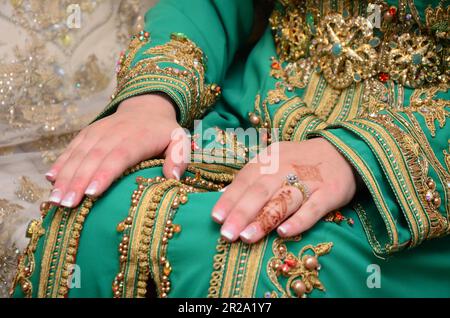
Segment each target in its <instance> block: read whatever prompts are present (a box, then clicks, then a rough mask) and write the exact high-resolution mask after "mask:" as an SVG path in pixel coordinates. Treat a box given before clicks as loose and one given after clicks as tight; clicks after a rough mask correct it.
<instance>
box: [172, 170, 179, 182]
mask: <svg viewBox="0 0 450 318" xmlns="http://www.w3.org/2000/svg"><path fill="white" fill-rule="evenodd" d="M172 174H173V175H174V176H175V179H177V180H178V181H180V179H181V177H180V168H178V167H175V168H173V170H172Z"/></svg>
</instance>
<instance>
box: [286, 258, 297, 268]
mask: <svg viewBox="0 0 450 318" xmlns="http://www.w3.org/2000/svg"><path fill="white" fill-rule="evenodd" d="M284 263H285V264H286V265H287V266H289V267H295V265H297V261H296V260H295V259H292V258H287V259H285V260H284Z"/></svg>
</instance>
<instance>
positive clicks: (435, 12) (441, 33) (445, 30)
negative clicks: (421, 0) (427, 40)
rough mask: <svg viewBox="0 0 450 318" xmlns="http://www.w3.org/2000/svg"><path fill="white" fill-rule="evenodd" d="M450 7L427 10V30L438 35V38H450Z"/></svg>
mask: <svg viewBox="0 0 450 318" xmlns="http://www.w3.org/2000/svg"><path fill="white" fill-rule="evenodd" d="M449 21H450V6H447V8H444V7H443V6H442V5H439V6H437V7H436V8H434V9H433V8H432V7H431V6H429V7H428V8H426V9H425V22H426V26H427V28H428V29H429V30H430V31H431V32H433V33H435V34H436V37H438V38H441V39H443V40H446V39H448V38H449V37H450V22H449Z"/></svg>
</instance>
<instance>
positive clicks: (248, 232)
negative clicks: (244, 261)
mask: <svg viewBox="0 0 450 318" xmlns="http://www.w3.org/2000/svg"><path fill="white" fill-rule="evenodd" d="M256 232H257V230H256V226H254V225H250V226H248V227H247V228H246V229H245V230H244V231H242V233H241V235H240V236H241V237H242V238H243V239H244V240H246V241H251V240H252V239H253V238H254V237H255V234H256Z"/></svg>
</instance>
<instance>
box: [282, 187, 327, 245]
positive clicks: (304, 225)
mask: <svg viewBox="0 0 450 318" xmlns="http://www.w3.org/2000/svg"><path fill="white" fill-rule="evenodd" d="M331 197H332V196H330V194H329V193H328V192H326V191H323V190H318V191H316V192H314V193H313V194H312V195H311V197H310V198H309V199H308V200H306V201H305V203H304V204H303V205H302V206H301V207H300V209H299V210H298V211H297V212H295V213H294V214H293V215H292V216H291V217H290V218H289V219H288V220H287V221H286V222H284V223H283V224H281V225H280V226H279V227H278V230H277V232H278V234H279V235H280V236H281V237H291V236H295V235H298V234H301V233H303V232H305V231H306V230H308V229H310V228H311V227H312V226H313V225H314V224H316V223H317V222H318V221H319V220H320V219H321V218H322V217H324V216H325V215H326V214H327V213H329V212H331V211H332V210H334V209H336V207H335V206H334V204H332V202H333V200H332V199H330V198H331Z"/></svg>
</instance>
